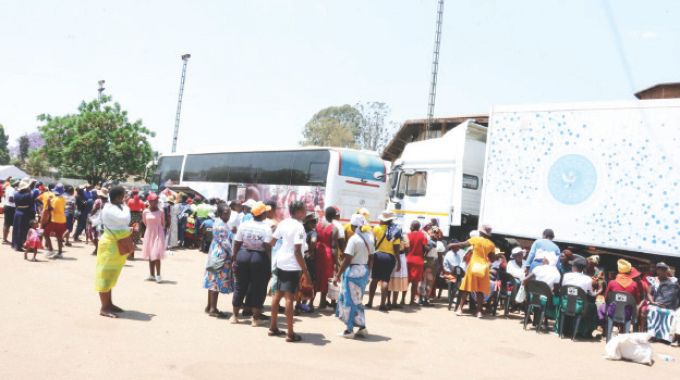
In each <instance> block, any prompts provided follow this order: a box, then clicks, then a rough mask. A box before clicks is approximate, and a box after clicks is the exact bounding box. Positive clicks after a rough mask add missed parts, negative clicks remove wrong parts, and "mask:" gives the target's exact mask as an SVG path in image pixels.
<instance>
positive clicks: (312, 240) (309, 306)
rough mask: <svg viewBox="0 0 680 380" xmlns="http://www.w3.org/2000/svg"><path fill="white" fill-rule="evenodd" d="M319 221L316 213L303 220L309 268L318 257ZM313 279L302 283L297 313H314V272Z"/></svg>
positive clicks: (306, 258)
mask: <svg viewBox="0 0 680 380" xmlns="http://www.w3.org/2000/svg"><path fill="white" fill-rule="evenodd" d="M318 221H319V219H317V216H316V213H314V212H308V213H307V215H306V216H305V219H304V220H303V226H304V227H305V233H306V234H307V235H306V239H305V244H304V247H303V251H304V257H305V264H306V265H307V268H314V256H316V242H317V235H316V225H317V223H318ZM310 275H311V277H312V278H310V281H311V282H309V283H307V282H305V281H304V279H303V280H302V281H300V291H299V294H298V298H297V305H296V306H295V311H296V312H298V311H303V312H305V313H312V312H314V305H313V301H314V272H310Z"/></svg>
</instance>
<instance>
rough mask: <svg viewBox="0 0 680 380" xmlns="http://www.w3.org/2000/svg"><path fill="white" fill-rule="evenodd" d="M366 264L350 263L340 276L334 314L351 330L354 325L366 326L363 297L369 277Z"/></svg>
mask: <svg viewBox="0 0 680 380" xmlns="http://www.w3.org/2000/svg"><path fill="white" fill-rule="evenodd" d="M369 274H370V272H369V270H368V265H351V266H349V268H347V269H345V273H344V274H343V276H342V286H341V288H340V295H339V296H338V307H337V309H336V310H335V316H336V317H338V318H339V319H340V320H341V321H342V322H343V323H344V324H345V325H346V326H347V330H348V331H351V330H352V329H353V328H354V327H355V326H357V327H360V328H361V327H366V315H365V311H364V305H363V298H364V290H365V289H366V284H368V277H369Z"/></svg>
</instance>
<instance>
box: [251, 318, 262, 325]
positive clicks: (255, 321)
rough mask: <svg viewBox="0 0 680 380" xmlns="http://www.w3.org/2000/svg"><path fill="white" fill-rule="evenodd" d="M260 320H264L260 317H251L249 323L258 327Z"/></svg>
mask: <svg viewBox="0 0 680 380" xmlns="http://www.w3.org/2000/svg"><path fill="white" fill-rule="evenodd" d="M262 322H264V321H263V320H261V319H257V318H253V319H252V321H251V322H250V325H251V326H253V327H260V326H261V325H262Z"/></svg>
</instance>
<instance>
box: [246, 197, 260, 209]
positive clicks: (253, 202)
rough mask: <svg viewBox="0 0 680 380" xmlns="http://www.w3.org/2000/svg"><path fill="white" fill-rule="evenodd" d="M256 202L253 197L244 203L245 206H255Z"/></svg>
mask: <svg viewBox="0 0 680 380" xmlns="http://www.w3.org/2000/svg"><path fill="white" fill-rule="evenodd" d="M256 204H257V202H255V200H254V199H252V198H251V199H248V200H247V201H245V202H244V203H243V206H244V207H248V208H253V207H255V205H256Z"/></svg>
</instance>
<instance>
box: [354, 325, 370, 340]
mask: <svg viewBox="0 0 680 380" xmlns="http://www.w3.org/2000/svg"><path fill="white" fill-rule="evenodd" d="M367 336H368V329H367V328H365V327H362V328H360V329H359V330H358V331H357V332H356V333H354V337H355V338H366V337H367Z"/></svg>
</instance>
